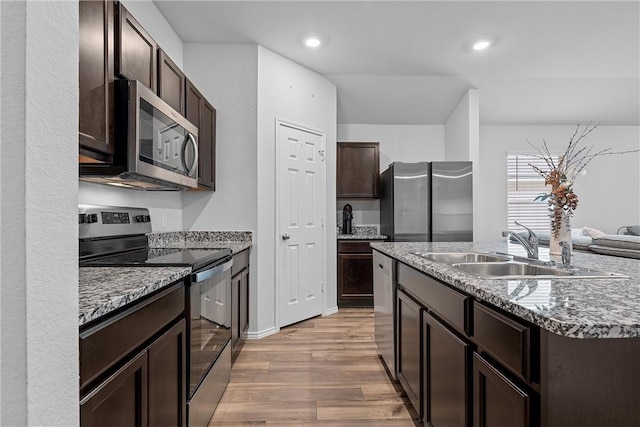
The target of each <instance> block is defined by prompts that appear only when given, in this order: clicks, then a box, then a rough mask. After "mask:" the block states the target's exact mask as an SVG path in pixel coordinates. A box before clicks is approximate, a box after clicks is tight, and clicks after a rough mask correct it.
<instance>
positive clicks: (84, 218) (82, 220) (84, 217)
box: [78, 214, 87, 224]
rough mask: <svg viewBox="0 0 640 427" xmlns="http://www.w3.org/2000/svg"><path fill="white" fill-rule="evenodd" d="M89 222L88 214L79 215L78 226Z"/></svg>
mask: <svg viewBox="0 0 640 427" xmlns="http://www.w3.org/2000/svg"><path fill="white" fill-rule="evenodd" d="M86 222H87V214H78V224H84V223H86Z"/></svg>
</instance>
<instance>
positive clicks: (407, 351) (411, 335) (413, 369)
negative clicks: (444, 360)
mask: <svg viewBox="0 0 640 427" xmlns="http://www.w3.org/2000/svg"><path fill="white" fill-rule="evenodd" d="M397 295H398V296H397V317H396V319H397V322H398V324H397V328H396V330H397V331H398V341H397V345H398V360H397V370H398V381H400V384H402V388H404V391H405V393H407V397H408V398H409V401H410V402H411V404H412V405H413V407H414V409H415V410H416V412H417V413H418V415H419V416H420V417H422V415H423V411H422V372H421V368H422V363H421V360H422V352H421V345H420V342H421V341H420V338H421V324H422V319H421V317H420V313H421V308H420V306H419V305H418V304H417V303H416V302H415V301H413V300H412V299H411V298H410V297H409V296H407V295H406V294H405V293H404V292H402V291H398V293H397Z"/></svg>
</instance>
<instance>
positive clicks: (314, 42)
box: [304, 36, 322, 48]
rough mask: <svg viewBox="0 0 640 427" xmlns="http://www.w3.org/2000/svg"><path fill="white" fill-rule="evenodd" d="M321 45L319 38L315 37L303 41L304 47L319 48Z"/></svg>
mask: <svg viewBox="0 0 640 427" xmlns="http://www.w3.org/2000/svg"><path fill="white" fill-rule="evenodd" d="M321 44H322V42H321V41H320V38H318V37H316V36H309V37H305V39H304V45H305V46H307V47H312V48H313V47H320V45H321Z"/></svg>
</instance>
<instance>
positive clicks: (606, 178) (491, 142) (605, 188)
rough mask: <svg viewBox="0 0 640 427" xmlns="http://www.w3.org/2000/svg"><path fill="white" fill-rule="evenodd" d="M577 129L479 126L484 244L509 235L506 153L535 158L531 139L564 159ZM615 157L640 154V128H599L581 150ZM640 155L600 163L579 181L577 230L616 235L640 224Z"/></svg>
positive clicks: (599, 160)
mask: <svg viewBox="0 0 640 427" xmlns="http://www.w3.org/2000/svg"><path fill="white" fill-rule="evenodd" d="M574 131H575V125H567V126H542V125H541V126H480V162H481V163H482V169H481V173H480V186H481V190H480V191H479V192H478V193H476V194H477V195H478V196H479V198H478V200H479V202H480V206H479V208H478V210H477V212H476V216H479V217H480V218H479V220H480V223H481V224H483V227H482V229H481V230H479V231H480V235H479V236H478V239H477V240H479V241H491V240H494V241H495V240H496V239H500V238H501V237H500V232H501V231H502V230H506V229H507V179H506V176H507V158H506V156H507V152H510V151H511V152H531V150H532V148H531V147H530V146H529V145H528V144H527V139H528V140H529V141H531V142H532V143H533V144H535V145H539V144H540V143H541V142H542V139H543V138H544V139H545V140H546V141H547V143H548V144H549V146H550V148H551V149H552V150H553V151H556V152H558V153H563V152H564V151H565V149H566V146H567V144H568V142H569V137H570V136H571V135H572V134H573V132H574ZM592 145H594V146H595V149H596V150H600V149H605V148H609V147H611V148H612V149H613V150H614V151H625V150H637V149H639V148H640V128H638V127H637V126H599V127H598V128H596V129H595V130H594V131H593V132H592V133H591V134H590V135H589V136H587V137H586V138H585V139H584V140H583V141H581V143H580V146H581V147H589V146H592ZM639 166H640V154H639V153H630V154H624V155H617V156H602V157H598V158H596V159H595V160H594V161H593V162H592V163H591V164H590V165H589V166H588V167H587V168H586V175H581V176H579V177H578V179H577V180H576V183H575V185H574V191H575V193H576V194H577V195H578V198H579V205H578V208H577V209H576V212H575V215H574V216H573V219H572V227H574V228H580V227H585V226H587V227H592V228H597V229H600V230H603V231H605V232H606V233H608V234H615V233H616V231H617V229H618V228H619V227H621V226H623V225H632V224H640V191H639V188H640V185H639V184H640V167H639Z"/></svg>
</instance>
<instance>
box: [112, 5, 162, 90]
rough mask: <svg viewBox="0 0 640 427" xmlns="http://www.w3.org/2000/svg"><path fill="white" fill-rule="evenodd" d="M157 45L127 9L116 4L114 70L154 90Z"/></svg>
mask: <svg viewBox="0 0 640 427" xmlns="http://www.w3.org/2000/svg"><path fill="white" fill-rule="evenodd" d="M157 51H158V45H157V44H156V42H155V41H154V40H153V39H152V38H151V36H150V35H149V34H148V33H147V32H146V31H145V30H144V28H142V26H141V25H140V24H139V23H138V21H136V20H135V18H134V17H133V16H131V14H130V13H129V11H128V10H127V9H126V8H125V7H124V6H123V5H122V3H120V4H119V6H118V30H117V37H116V70H117V73H118V75H120V76H121V77H123V78H125V79H129V80H138V81H139V82H140V83H142V84H143V85H145V86H147V87H148V88H149V89H151V90H152V91H154V92H156V76H157V67H158V61H157Z"/></svg>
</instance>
